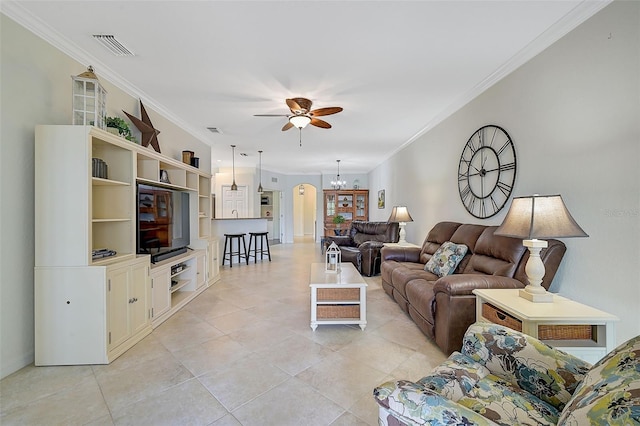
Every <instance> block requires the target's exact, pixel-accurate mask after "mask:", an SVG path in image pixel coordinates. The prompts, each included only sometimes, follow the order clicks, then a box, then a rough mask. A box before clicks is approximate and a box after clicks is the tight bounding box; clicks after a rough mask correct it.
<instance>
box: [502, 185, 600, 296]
mask: <svg viewBox="0 0 640 426" xmlns="http://www.w3.org/2000/svg"><path fill="white" fill-rule="evenodd" d="M494 234H495V235H502V236H505V237H514V238H523V239H524V240H523V241H522V244H523V245H524V246H525V247H527V248H528V249H529V260H528V261H527V264H526V266H525V271H526V273H527V279H528V281H529V284H528V285H527V286H526V287H525V288H524V289H522V290H520V297H522V298H525V299H527V300H529V301H531V302H536V303H538V302H546V303H549V302H553V294H552V293H549V292H547V290H546V289H545V288H544V287H542V285H541V283H542V278H543V277H544V272H545V269H544V263H542V259H540V251H541V250H542V249H543V248H546V247H547V245H548V244H547V242H546V241H545V240H540V239H539V238H569V237H588V235H587V234H586V233H585V232H584V231H583V230H582V228H580V225H578V224H577V223H576V221H575V220H574V219H573V217H572V216H571V213H569V210H567V207H566V206H565V204H564V202H563V201H562V197H561V196H560V195H537V194H534V195H531V196H527V197H516V198H514V199H513V201H512V202H511V207H509V211H508V212H507V216H506V217H505V218H504V221H503V222H502V225H500V226H499V227H498V229H496V230H495V232H494Z"/></svg>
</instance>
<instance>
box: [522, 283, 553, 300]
mask: <svg viewBox="0 0 640 426" xmlns="http://www.w3.org/2000/svg"><path fill="white" fill-rule="evenodd" d="M527 287H528V286H527ZM543 289H544V287H543ZM519 295H520V297H522V298H523V299H527V300H528V301H529V302H533V303H553V293H549V292H548V291H546V290H545V291H544V293H529V292H528V291H527V290H526V288H525V289H521V290H520V294H519Z"/></svg>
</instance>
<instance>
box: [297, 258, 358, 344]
mask: <svg viewBox="0 0 640 426" xmlns="http://www.w3.org/2000/svg"><path fill="white" fill-rule="evenodd" d="M340 267H341V272H340V273H330V272H326V271H325V264H324V263H313V264H311V276H310V278H309V287H311V329H312V330H314V331H315V329H316V328H317V327H318V325H320V324H357V325H359V326H360V328H361V329H363V330H364V328H365V327H366V326H367V283H365V282H364V280H363V279H362V276H361V275H360V273H359V272H358V270H357V269H356V268H355V267H354V266H353V264H352V263H350V262H347V263H344V262H343V263H341V264H340Z"/></svg>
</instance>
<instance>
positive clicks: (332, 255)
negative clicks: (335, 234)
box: [325, 241, 342, 274]
mask: <svg viewBox="0 0 640 426" xmlns="http://www.w3.org/2000/svg"><path fill="white" fill-rule="evenodd" d="M326 256H327V258H326V261H325V270H326V271H327V272H331V273H334V274H335V273H339V272H340V262H342V252H340V248H338V246H337V245H336V243H335V241H334V242H332V243H331V245H330V246H329V247H327V251H326Z"/></svg>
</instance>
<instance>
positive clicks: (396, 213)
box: [387, 206, 413, 245]
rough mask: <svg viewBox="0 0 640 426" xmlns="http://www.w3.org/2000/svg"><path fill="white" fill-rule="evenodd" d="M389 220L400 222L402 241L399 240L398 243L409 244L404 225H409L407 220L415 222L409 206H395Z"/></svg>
mask: <svg viewBox="0 0 640 426" xmlns="http://www.w3.org/2000/svg"><path fill="white" fill-rule="evenodd" d="M387 222H398V224H399V225H400V241H398V244H400V245H402V244H407V240H406V237H407V232H406V231H405V230H404V227H405V226H407V222H413V219H412V218H411V215H410V214H409V210H407V207H406V206H395V207H393V210H391V216H389V220H387Z"/></svg>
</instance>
